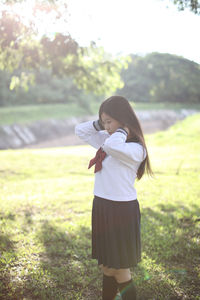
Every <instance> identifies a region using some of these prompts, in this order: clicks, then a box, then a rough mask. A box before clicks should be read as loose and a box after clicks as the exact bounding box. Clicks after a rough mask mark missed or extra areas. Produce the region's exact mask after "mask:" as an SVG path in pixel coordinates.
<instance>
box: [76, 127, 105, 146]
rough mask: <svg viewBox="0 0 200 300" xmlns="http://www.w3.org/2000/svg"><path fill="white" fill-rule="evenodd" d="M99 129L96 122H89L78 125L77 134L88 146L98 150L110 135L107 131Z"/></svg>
mask: <svg viewBox="0 0 200 300" xmlns="http://www.w3.org/2000/svg"><path fill="white" fill-rule="evenodd" d="M99 129H100V128H99V127H97V126H96V122H95V121H88V122H84V123H80V124H78V125H76V127H75V134H76V135H77V136H78V137H79V138H80V139H82V140H83V141H84V142H86V143H87V144H90V145H91V146H93V147H94V148H97V149H98V148H99V147H101V146H102V144H103V143H104V141H105V140H106V139H107V138H108V137H109V134H108V133H107V132H106V131H105V130H99Z"/></svg>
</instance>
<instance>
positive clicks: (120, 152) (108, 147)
mask: <svg viewBox="0 0 200 300" xmlns="http://www.w3.org/2000/svg"><path fill="white" fill-rule="evenodd" d="M126 139H127V133H126V131H125V130H123V129H121V128H120V129H118V130H117V131H116V132H115V133H113V134H112V135H111V136H110V137H109V138H108V139H106V140H105V142H104V144H103V146H102V149H103V150H104V151H105V152H106V153H107V154H108V155H111V156H112V157H113V158H115V159H118V160H119V161H121V162H122V163H124V164H126V165H127V166H129V167H131V168H132V167H133V163H134V165H135V163H136V164H140V163H141V162H142V161H143V160H144V159H145V157H146V153H145V149H144V148H143V147H142V145H140V144H138V143H133V142H131V143H126Z"/></svg>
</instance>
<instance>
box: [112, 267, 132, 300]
mask: <svg viewBox="0 0 200 300" xmlns="http://www.w3.org/2000/svg"><path fill="white" fill-rule="evenodd" d="M115 278H116V280H117V282H118V286H119V290H120V294H121V296H122V299H123V300H136V288H135V285H134V284H133V281H132V279H131V272H130V269H119V270H116V272H115Z"/></svg>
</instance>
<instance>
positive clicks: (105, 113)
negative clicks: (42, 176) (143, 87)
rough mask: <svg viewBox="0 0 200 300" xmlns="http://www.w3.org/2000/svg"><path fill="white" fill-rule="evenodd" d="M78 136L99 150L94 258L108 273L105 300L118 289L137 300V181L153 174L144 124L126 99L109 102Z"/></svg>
mask: <svg viewBox="0 0 200 300" xmlns="http://www.w3.org/2000/svg"><path fill="white" fill-rule="evenodd" d="M75 133H76V135H78V136H79V137H80V138H81V139H83V140H84V141H85V142H87V143H88V144H90V145H91V146H93V147H95V148H97V149H98V151H97V153H96V156H95V157H94V158H93V159H92V160H91V161H90V163H89V168H90V167H91V166H93V165H95V169H94V172H95V185H94V200H93V209H92V258H95V259H97V260H98V264H99V266H101V268H102V270H103V291H102V299H103V300H113V299H115V296H116V294H117V291H118V289H119V291H120V293H121V297H122V299H123V300H135V299H136V288H135V285H134V283H133V281H132V279H131V273H130V267H135V266H136V265H137V263H138V262H139V261H140V260H141V243H140V208H139V203H138V200H137V193H136V190H135V188H134V181H135V179H136V178H137V179H138V180H139V179H141V177H142V176H143V174H144V172H145V171H146V172H147V173H148V174H152V171H151V166H150V162H149V157H148V152H147V148H146V145H145V141H144V136H143V133H142V129H141V126H140V124H139V121H138V119H137V117H136V115H135V113H134V111H133V109H132V107H131V105H130V104H129V102H128V101H127V100H126V99H125V98H123V97H121V96H112V97H110V98H108V99H107V100H105V101H104V102H103V103H102V104H101V106H100V109H99V120H96V121H89V122H85V123H81V124H79V125H77V126H76V128H75Z"/></svg>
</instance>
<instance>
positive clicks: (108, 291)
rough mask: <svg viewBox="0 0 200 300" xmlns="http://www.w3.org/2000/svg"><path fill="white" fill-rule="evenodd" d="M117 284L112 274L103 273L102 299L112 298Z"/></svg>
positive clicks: (111, 299)
mask: <svg viewBox="0 0 200 300" xmlns="http://www.w3.org/2000/svg"><path fill="white" fill-rule="evenodd" d="M117 289H118V284H117V281H116V280H115V278H114V277H113V276H107V275H105V274H103V291H102V299H103V300H114V298H115V296H116V294H117Z"/></svg>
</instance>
